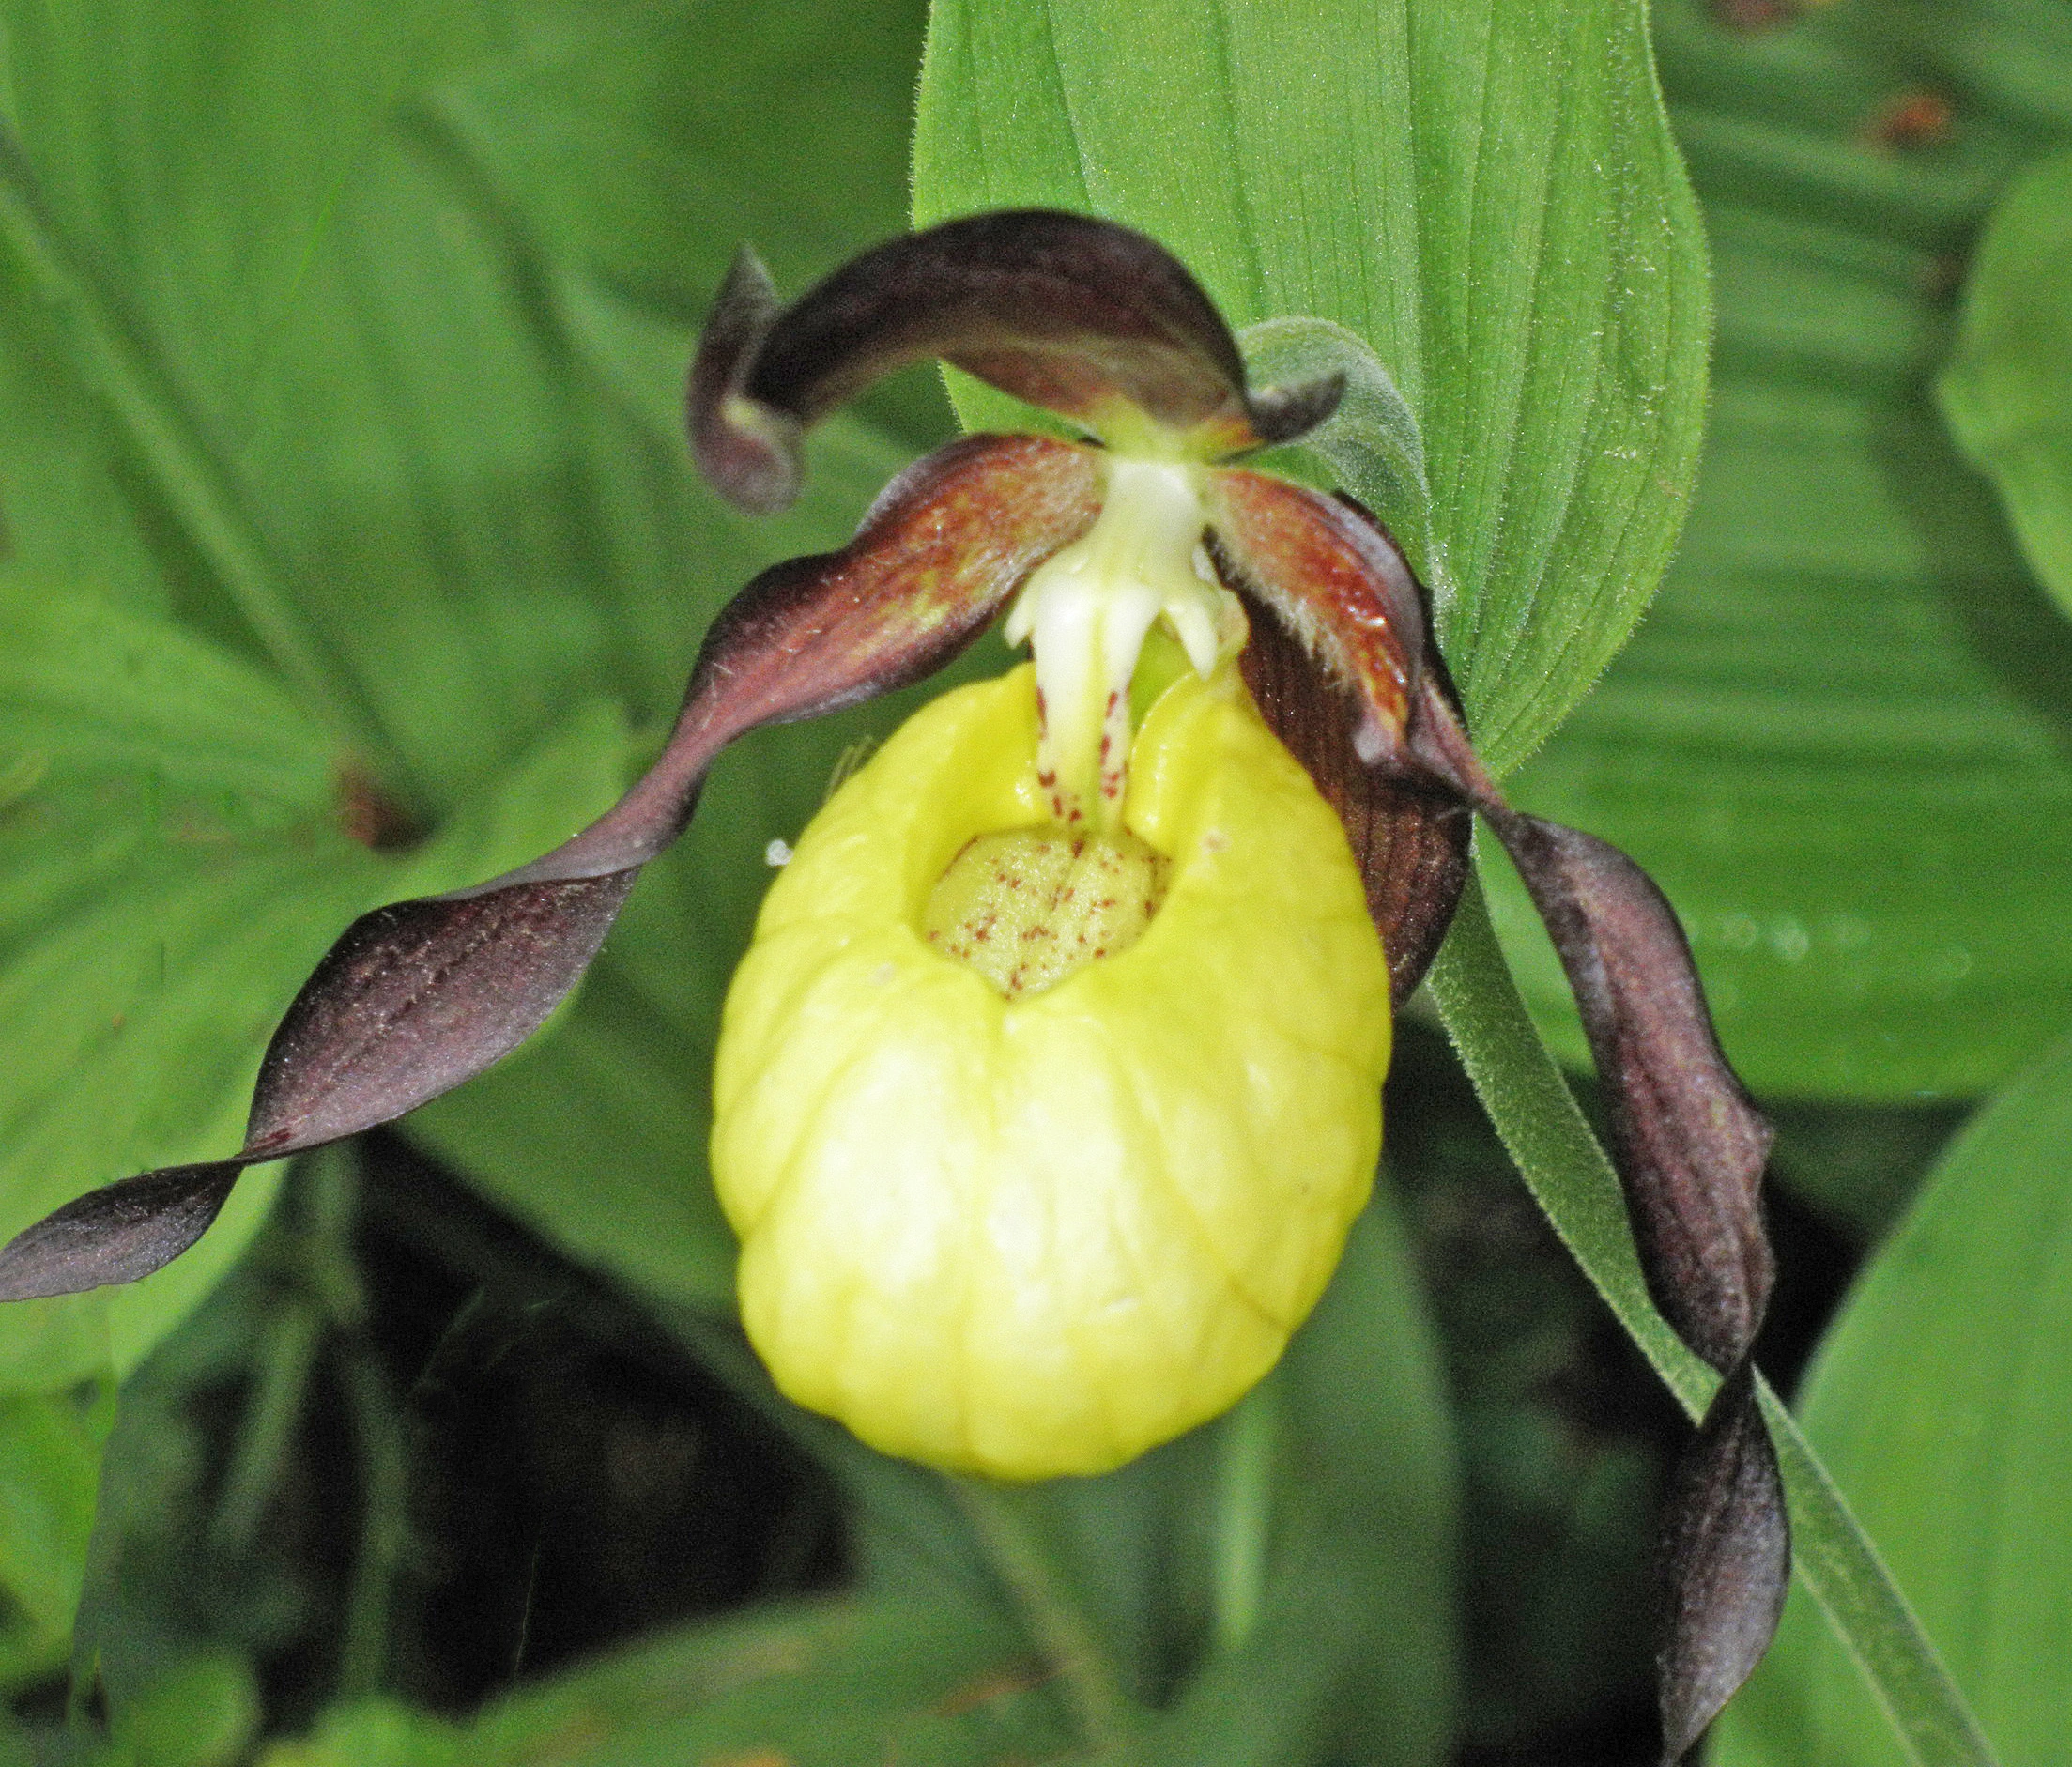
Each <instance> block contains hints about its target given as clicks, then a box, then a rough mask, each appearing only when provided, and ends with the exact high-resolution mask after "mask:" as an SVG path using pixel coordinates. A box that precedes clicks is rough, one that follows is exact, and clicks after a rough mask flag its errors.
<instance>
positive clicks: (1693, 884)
mask: <svg viewBox="0 0 2072 1767" xmlns="http://www.w3.org/2000/svg"><path fill="white" fill-rule="evenodd" d="M1655 30H1656V37H1657V43H1658V47H1659V49H1660V51H1661V54H1662V59H1663V74H1664V81H1665V86H1666V89H1667V91H1668V93H1669V97H1670V101H1671V114H1672V116H1673V118H1674V120H1675V122H1676V124H1677V127H1678V130H1679V133H1680V137H1681V141H1682V143H1683V145H1684V149H1685V152H1686V153H1687V155H1688V156H1689V158H1690V161H1691V167H1692V175H1693V177H1694V179H1695V181H1696V185H1697V188H1698V192H1699V195H1700V197H1701V199H1702V200H1703V202H1704V203H1705V205H1706V219H1707V226H1708V229H1709V231H1710V234H1711V241H1712V249H1713V259H1714V265H1715V269H1716V273H1717V279H1718V281H1717V291H1718V305H1719V324H1720V341H1719V348H1718V352H1717V355H1716V358H1715V361H1714V366H1713V391H1714V396H1713V407H1712V415H1711V435H1710V438H1709V440H1708V444H1707V453H1706V457H1705V467H1704V470H1703V472H1702V473H1701V475H1700V479H1699V484H1698V492H1697V498H1696V505H1695V508H1694V511H1693V515H1692V518H1691V523H1690V528H1689V531H1688V532H1687V534H1686V536H1685V538H1684V542H1683V545H1682V547H1681V551H1680V553H1679V555H1678V558H1677V561H1676V563H1675V565H1674V566H1673V568H1672V569H1671V571H1670V573H1669V576H1668V578H1667V580H1666V582H1665V587H1664V590H1663V593H1662V596H1661V598H1660V600H1659V602H1658V603H1657V605H1656V607H1655V608H1654V610H1653V612H1652V614H1651V615H1650V619H1649V620H1648V622H1646V624H1645V625H1644V626H1643V627H1642V629H1641V631H1640V633H1639V634H1638V635H1637V637H1636V638H1635V642H1634V644H1633V645H1632V646H1631V647H1630V648H1629V649H1628V651H1627V652H1626V653H1625V654H1624V655H1622V656H1621V657H1620V658H1619V663H1618V664H1617V666H1616V667H1615V668H1613V669H1612V670H1611V671H1610V672H1609V674H1608V675H1607V676H1606V678H1605V680H1604V683H1603V684H1602V686H1601V688H1600V690H1599V691H1598V692H1597V693H1595V694H1593V695H1592V696H1591V697H1590V699H1589V700H1588V701H1586V702H1585V703H1584V704H1583V705H1582V706H1581V707H1580V708H1579V709H1578V711H1577V713H1576V715H1575V717H1574V718H1573V720H1571V722H1570V724H1569V725H1568V726H1567V727H1566V728H1565V729H1564V730H1563V731H1562V732H1561V734H1560V736H1559V737H1558V739H1557V741H1556V742H1555V743H1554V744H1553V745H1550V747H1549V748H1548V749H1547V751H1546V752H1545V753H1544V754H1543V755H1542V756H1541V757H1539V758H1537V759H1536V760H1535V761H1534V763H1533V765H1532V766H1531V767H1530V768H1529V769H1528V770H1527V772H1526V773H1524V774H1522V775H1521V776H1519V778H1518V779H1517V780H1516V781H1515V784H1514V796H1515V798H1516V801H1517V802H1519V803H1520V804H1522V805H1524V806H1526V807H1529V808H1531V809H1533V810H1536V811H1538V812H1540V813H1541V814H1543V815H1547V816H1551V817H1553V818H1555V819H1556V820H1558V821H1561V822H1571V823H1573V824H1574V825H1576V826H1578V827H1582V828H1588V829H1589V830H1591V831H1592V832H1593V833H1595V834H1598V835H1601V836H1604V837H1605V838H1607V839H1609V840H1611V841H1613V842H1615V843H1616V844H1617V845H1619V846H1620V847H1622V848H1624V849H1625V850H1626V851H1627V852H1629V853H1632V854H1633V855H1634V856H1635V858H1636V859H1638V860H1639V861H1640V862H1641V864H1643V865H1644V866H1646V867H1647V868H1648V869H1649V871H1650V872H1651V873H1652V874H1653V876H1654V877H1655V878H1656V880H1657V881H1658V882H1659V883H1660V884H1662V885H1663V887H1664V888H1665V890H1666V891H1667V892H1668V894H1669V897H1670V899H1671V900H1672V901H1674V902H1675V904H1676V906H1677V909H1678V912H1679V913H1680V914H1681V916H1682V918H1683V921H1684V924H1685V926H1686V928H1687V929H1688V930H1689V931H1690V934H1691V941H1692V945H1693V946H1694V948H1695V950H1696V954H1697V958H1698V962H1699V967H1700V968H1701V970H1702V971H1703V973H1704V976H1705V978H1706V982H1707V986H1708V990H1709V991H1710V993H1711V1000H1712V1005H1713V1007H1714V1010H1715V1012H1716V1014H1717V1017H1718V1020H1719V1024H1720V1030H1721V1034H1722V1036H1723V1037H1724V1039H1725V1041H1726V1044H1727V1052H1728V1053H1729V1054H1730V1055H1731V1056H1732V1057H1733V1058H1734V1061H1735V1064H1736V1066H1737V1067H1738V1068H1740V1069H1741V1071H1742V1074H1743V1075H1744V1076H1745V1077H1746V1078H1747V1080H1748V1081H1749V1082H1750V1083H1751V1084H1752V1085H1754V1086H1755V1087H1756V1089H1757V1091H1758V1092H1763V1093H1768V1094H1773V1095H1781V1096H1794V1095H1796V1096H1802V1097H1812V1098H1821V1097H1825V1098H1845V1099H1863V1100H1872V1099H1883V1100H1895V1101H1899V1100H1911V1099H1919V1098H1921V1097H1924V1096H1929V1097H1933V1096H1955V1097H1966V1096H1972V1095H1975V1094H1977V1093H1979V1092H1981V1091H1984V1090H1987V1089H1989V1088H1991V1087H1992V1086H1994V1085H1996V1084H1997V1083H2000V1082H2001V1081H2002V1080H2003V1079H2004V1078H2005V1077H2006V1075H2007V1074H2008V1073H2009V1072H2010V1071H2011V1070H2012V1069H2013V1068H2016V1067H2018V1065H2019V1064H2020V1063H2021V1062H2023V1061H2024V1060H2026V1059H2028V1058H2029V1057H2031V1056H2032V1055H2033V1054H2034V1053H2035V1052H2036V1051H2037V1050H2039V1049H2040V1048H2042V1047H2044V1046H2045V1045H2047V1044H2048V1043H2049V1041H2051V1040H2052V1039H2053V1038H2054V1037H2056V1036H2057V1035H2058V1034H2060V1033H2061V1032H2062V1031H2064V1029H2065V1028H2066V1026H2067V1025H2072V917H2068V916H2067V915H2066V914H2065V913H2064V880H2065V879H2066V878H2067V877H2072V631H2068V630H2067V628H2066V626H2065V623H2064V620H2063V618H2062V616H2061V615H2060V614H2059V613H2058V612H2057V610H2056V609H2055V608H2053V607H2052V606H2051V605H2050V603H2049V601H2048V600H2047V599H2046V598H2045V597H2044V596H2043V595H2042V594H2041V593H2040V592H2038V590H2037V589H2036V587H2035V584H2034V580H2033V578H2032V576H2031V574H2030V573H2029V572H2028V571H2027V570H2026V569H2025V567H2024V564H2023V561H2022V560H2021V558H2020V556H2019V554H2018V549H2017V547H2016V546H2015V545H2014V544H2013V542H2012V540H2011V539H2010V536H2009V534H2008V531H2007V527H2006V523H2005V521H2004V520H2003V516H2002V515H2001V512H2000V510H1999V509H1998V508H1997V507H1996V506H1995V500H1994V499H1993V497H1992V494H1991V491H1990V489H1989V487H1988V485H1987V484H1985V483H1984V482H1983V481H1981V480H1980V479H1979V478H1978V477H1977V476H1976V475H1975V474H1974V473H1973V472H1972V470H1971V469H1969V468H1968V467H1967V466H1966V464H1965V463H1964V461H1963V460H1962V459H1961V458H1960V457H1959V456H1958V454H1957V451H1956V450H1955V448H1954V447H1952V446H1951V444H1950V442H1949V440H1948V438H1947V437H1946V434H1945V431H1944V428H1943V424H1942V420H1941V417H1940V414H1939V413H1938V412H1937V411H1936V409H1935V408H1934V404H1933V398H1932V387H1931V383H1932V377H1933V376H1934V374H1935V371H1936V369H1937V368H1938V367H1939V365H1940V364H1941V362H1942V360H1943V358H1944V356H1945V354H1946V351H1947V348H1948V344H1949V339H1950V334H1951V330H1952V327H1953V325H1954V322H1955V317H1956V315H1955V307H1954V296H1955V290H1956V288H1957V284H1958V283H1959V281H1960V278H1961V265H1962V254H1963V253H1964V252H1965V251H1966V250H1967V248H1968V245H1969V241H1970V239H1971V237H1972V233H1973V231H1974V230H1975V228H1976V227H1977V225H1978V224H1979V223H1980V221H1981V220H1982V219H1983V218H1984V216H1985V215H1986V214H1987V212H1988V207H1989V206H1990V204H1991V202H1992V200H1993V198H1994V196H1995V194H1996V193H1997V192H1999V191H2001V190H2002V189H2003V188H2004V187H2005V185H2006V184H2007V183H2008V181H2009V180H2010V179H2011V178H2012V177H2014V176H2015V175H2016V174H2017V173H2018V170H2019V169H2020V168H2021V167H2023V166H2024V165H2026V164H2028V163H2030V162H2031V161H2034V159H2035V158H2036V156H2037V155H2038V154H2040V153H2042V152H2045V151H2047V150H2048V149H2049V146H2051V145H2052V144H2054V143H2063V142H2065V141H2067V140H2072V26H2068V23H2067V20H2066V15H2065V12H2064V8H2062V7H2060V6H2057V5H2055V4H2054V3H2052V0H2005V3H2004V4H2003V3H2000V0H1991V3H1988V0H1962V3H1961V4H1958V5H1955V6H1934V7H1910V6H1901V7H1891V8H1886V7H1877V8H1872V7H1861V6H1840V7H1834V8H1815V9H1811V10H1809V11H1808V12H1807V13H1806V15H1805V16H1804V17H1803V18H1801V19H1799V20H1798V21H1797V22H1795V23H1791V24H1790V25H1788V27H1786V28H1783V29H1780V30H1776V31H1771V32H1768V33H1759V32H1758V33H1754V34H1750V33H1745V32H1737V31H1733V30H1730V29H1727V28H1726V27H1725V26H1724V25H1722V24H1721V23H1718V22H1717V21H1716V20H1715V19H1714V17H1713V14H1712V9H1711V8H1708V7H1705V6H1702V5H1700V4H1698V0H1671V3H1670V4H1665V5H1664V6H1662V7H1660V8H1657V10H1656V13H1655ZM1923 93H1926V94H1927V95H1928V97H1929V98H1930V99H1933V100H1938V101H1941V102H1943V103H1946V104H1948V105H1950V106H1951V107H1953V108H1952V109H1951V112H1950V115H1949V119H1948V123H1947V131H1948V132H1947V138H1946V139H1942V138H1936V137H1933V136H1931V137H1930V138H1928V139H1926V140H1917V139H1914V138H1913V137H1911V136H1908V135H1905V134H1904V133H1901V134H1899V135H1898V136H1896V137H1895V135H1894V133H1893V131H1894V128H1895V124H1894V120H1893V119H1894V118H1895V115H1897V114H1898V113H1897V111H1895V107H1898V106H1903V105H1904V104H1905V103H1906V102H1907V101H1908V100H1911V99H1914V98H1916V97H1918V96H1920V95H1922V94H1923ZM1932 114H1933V112H1932V107H1931V115H1932ZM1880 131H1882V132H1880ZM1494 907H1495V910H1496V915H1497V919H1498V923H1499V925H1500V926H1501V927H1502V929H1503V930H1504V934H1505V940H1506V944H1507V945H1508V946H1509V947H1510V948H1511V949H1512V951H1513V952H1514V953H1516V954H1518V960H1519V962H1520V979H1521V981H1522V983H1523V985H1524V986H1525V989H1526V991H1527V997H1528V999H1529V1000H1530V1001H1531V1003H1532V1006H1533V1008H1534V1012H1535V1015H1536V1017H1538V1019H1539V1020H1540V1022H1541V1023H1542V1026H1543V1027H1545V1028H1546V1029H1547V1031H1548V1034H1549V1036H1550V1037H1552V1038H1553V1040H1554V1041H1555V1043H1556V1045H1557V1047H1558V1049H1559V1050H1560V1052H1561V1053H1562V1054H1563V1055H1564V1056H1565V1057H1568V1058H1570V1059H1573V1060H1577V1061H1580V1060H1581V1059H1582V1058H1583V1047H1582V1041H1581V1037H1580V1035H1579V1033H1578V1031H1577V1030H1576V1028H1575V1026H1574V1022H1573V1017H1572V1016H1571V1015H1570V1013H1569V1009H1568V1007H1567V1005H1566V1003H1565V1000H1564V994H1565V989H1564V986H1563V983H1562V981H1561V978H1560V976H1559V974H1558V969H1557V967H1556V965H1555V963H1554V960H1553V957H1552V954H1551V952H1549V951H1547V950H1546V949H1545V947H1544V946H1543V945H1537V944H1536V943H1535V940H1536V938H1537V935H1536V933H1535V932H1534V930H1533V929H1532V926H1531V911H1530V909H1529V907H1528V906H1527V904H1526V902H1525V901H1524V899H1523V896H1522V893H1521V892H1519V891H1518V890H1517V889H1516V888H1515V887H1514V886H1513V887H1510V888H1499V889H1498V890H1497V891H1496V895H1495V899H1494Z"/></svg>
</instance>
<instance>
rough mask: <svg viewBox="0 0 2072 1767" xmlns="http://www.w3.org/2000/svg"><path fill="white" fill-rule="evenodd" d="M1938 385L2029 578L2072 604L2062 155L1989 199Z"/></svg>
mask: <svg viewBox="0 0 2072 1767" xmlns="http://www.w3.org/2000/svg"><path fill="white" fill-rule="evenodd" d="M1939 391H1940V392H1941V393H1942V410H1943V413H1944V415H1945V416H1947V417H1948V418H1949V420H1950V427H1951V429H1952V430H1953V431H1955V432H1956V435H1957V440H1958V441H1959V442H1961V443H1962V444H1963V446H1964V452H1965V453H1968V454H1970V455H1971V457H1972V460H1973V461H1974V462H1976V463H1977V465H1978V467H1979V468H1980V469H1981V470H1983V471H1984V472H1986V473H1988V475H1989V476H1990V477H1991V478H1992V481H1993V483H1994V484H1995V485H1996V486H1998V487H1999V490H2000V495H2001V500H2002V501H2003V503H2005V504H2006V506H2007V515H2008V518H2009V520H2011V521H2012V522H2013V523H2014V525H2015V532H2016V533H2017V534H2018V536H2019V537H2020V540H2021V544H2022V549H2023V551H2024V552H2026V553H2027V554H2028V558H2029V562H2030V564H2031V565H2032V566H2034V570H2035V573H2036V576H2037V579H2038V580H2039V581H2040V582H2041V583H2042V584H2043V586H2044V587H2045V588H2046V589H2048V590H2049V592H2051V593H2052V594H2053V595H2055V596H2056V597H2057V598H2058V600H2059V602H2060V603H2061V604H2062V605H2063V606H2064V607H2065V608H2066V610H2067V611H2068V612H2072V157H2063V156H2061V157H2060V158H2058V159H2055V160H2051V161H2046V162H2045V163H2044V164H2042V165H2040V166H2038V167H2036V168H2035V169H2034V171H2033V172H2031V173H2030V174H2029V175H2028V176H2027V177H2024V178H2022V179H2021V180H2020V181H2019V182H2018V184H2016V186H2015V187H2014V189H2013V190H2011V191H2009V192H2007V193H2006V195H2004V196H2003V197H2002V198H2001V200H2000V202H1999V204H1998V205H1997V206H1996V207H1994V209H1993V214H1992V219H1991V220H1990V221H1989V222H1988V223H1987V226H1986V234H1985V237H1984V238H1982V239H1980V241H1979V245H1978V254H1977V256H1976V257H1975V258H1974V259H1973V261H1972V273H1971V276H1970V278H1969V279H1968V281H1967V282H1966V284H1965V293H1964V328H1963V330H1962V332H1961V334H1960V335H1959V337H1958V339H1957V354H1956V356H1955V357H1953V358H1952V359H1951V361H1950V365H1949V366H1948V367H1947V368H1946V369H1944V370H1943V373H1942V381H1941V383H1940V386H1939Z"/></svg>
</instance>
